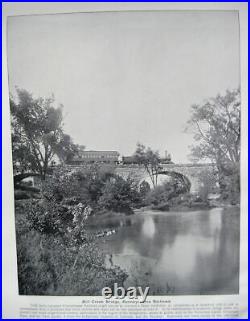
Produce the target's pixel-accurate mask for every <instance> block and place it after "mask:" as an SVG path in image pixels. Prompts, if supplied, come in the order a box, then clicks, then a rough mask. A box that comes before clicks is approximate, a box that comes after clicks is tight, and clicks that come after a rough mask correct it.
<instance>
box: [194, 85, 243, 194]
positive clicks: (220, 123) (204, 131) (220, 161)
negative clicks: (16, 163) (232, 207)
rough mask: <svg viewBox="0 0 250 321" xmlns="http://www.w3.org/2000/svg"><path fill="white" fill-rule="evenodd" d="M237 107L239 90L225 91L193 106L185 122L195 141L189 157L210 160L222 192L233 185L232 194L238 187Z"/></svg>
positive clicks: (238, 137)
mask: <svg viewBox="0 0 250 321" xmlns="http://www.w3.org/2000/svg"><path fill="white" fill-rule="evenodd" d="M240 106H241V102H240V90H239V89H237V90H233V91H227V92H226V94H225V95H224V96H222V95H217V96H216V97H215V98H211V99H209V100H207V101H206V102H205V103H204V104H202V105H193V106H192V109H191V117H190V120H189V122H188V128H192V129H193V131H194V139H195V140H196V145H195V146H192V147H191V151H192V157H193V158H194V159H195V160H201V159H203V160H204V159H209V160H211V161H212V162H214V163H215V164H216V166H217V169H218V174H219V183H220V185H221V189H222V191H225V190H229V189H230V187H232V186H234V187H233V191H232V192H234V193H236V194H239V190H240V165H239V164H240ZM229 194H230V193H229V192H228V196H229Z"/></svg>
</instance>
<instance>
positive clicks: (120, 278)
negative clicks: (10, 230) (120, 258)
mask: <svg viewBox="0 0 250 321" xmlns="http://www.w3.org/2000/svg"><path fill="white" fill-rule="evenodd" d="M81 175H82V174H81ZM83 175H84V174H83ZM85 177H86V176H84V179H85ZM81 183H82V181H81V180H79V173H74V174H70V173H69V172H67V171H65V172H62V171H61V170H60V171H58V172H57V173H55V175H54V176H53V177H51V178H50V180H49V181H48V182H46V183H45V184H44V185H43V187H42V195H43V198H42V199H41V200H36V201H35V200H33V201H26V203H25V206H22V205H21V204H20V203H16V234H17V259H18V280H19V293H20V294H25V295H28V294H32V295H43V294H46V295H100V294H101V292H100V291H101V289H102V288H103V287H104V286H111V285H112V284H113V283H114V282H116V283H118V284H120V285H122V283H123V282H124V280H125V279H126V277H127V275H126V273H124V272H123V271H122V270H121V269H120V268H119V267H117V266H113V267H111V268H106V266H105V263H104V255H103V253H102V252H101V251H100V249H99V248H98V245H97V238H96V236H95V235H92V234H89V232H88V231H87V230H86V228H85V226H86V221H87V219H88V217H89V216H90V215H91V212H92V208H91V206H90V205H88V200H89V199H90V198H89V196H90V194H89V193H87V192H86V193H85V191H86V190H87V191H89V189H88V188H87V189H86V190H85V189H84V188H83V186H81V185H80V184H81ZM79 186H80V187H79ZM80 200H82V202H81V201H80ZM20 202H21V201H20ZM22 202H24V201H22Z"/></svg>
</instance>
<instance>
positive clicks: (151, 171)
mask: <svg viewBox="0 0 250 321" xmlns="http://www.w3.org/2000/svg"><path fill="white" fill-rule="evenodd" d="M134 157H135V159H136V161H137V162H138V163H139V164H141V165H143V166H144V168H145V170H146V171H147V173H148V175H149V177H150V180H151V182H152V184H153V186H154V187H156V186H157V183H158V175H159V172H160V171H161V170H162V167H161V165H160V163H161V159H160V155H159V153H158V151H153V150H152V149H151V148H150V147H148V148H146V147H145V146H144V145H142V144H140V143H138V144H137V147H136V151H135V153H134Z"/></svg>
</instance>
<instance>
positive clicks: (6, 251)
mask: <svg viewBox="0 0 250 321" xmlns="http://www.w3.org/2000/svg"><path fill="white" fill-rule="evenodd" d="M2 10H3V13H2V19H3V20H2V21H3V22H2V24H3V25H2V39H3V40H2V41H3V43H2V68H3V74H2V83H3V85H2V94H3V95H2V97H3V98H2V106H3V110H2V116H3V123H2V134H3V136H2V137H3V142H2V143H3V147H2V148H3V149H2V154H3V165H2V173H3V185H2V186H3V205H2V206H3V207H2V211H3V215H2V217H3V221H2V223H3V227H2V232H3V239H2V241H3V242H2V244H3V246H2V250H3V256H2V259H3V272H2V273H3V274H2V278H3V292H2V296H3V299H2V301H3V302H2V304H3V318H19V314H18V312H19V307H20V306H23V305H27V304H28V303H30V302H38V301H39V303H49V302H51V300H52V299H51V298H49V297H37V296H36V297H33V296H19V295H18V294H17V293H18V285H17V269H16V250H15V249H16V246H15V226H14V199H13V177H12V156H11V144H10V121H9V98H8V75H7V56H6V25H7V16H13V15H28V14H55V13H72V12H93V11H117V10H121V11H127V10H238V11H239V16H240V39H241V48H240V49H241V93H242V162H241V171H242V172H241V191H242V199H241V248H240V255H241V260H240V295H232V296H220V299H219V300H220V301H222V302H227V301H228V300H231V301H235V302H239V304H240V311H241V318H247V315H248V311H247V310H248V306H247V297H248V287H247V285H248V279H247V278H248V273H247V271H248V269H247V267H248V266H247V265H248V259H247V249H248V244H247V240H248V236H247V235H248V234H247V233H248V211H247V208H248V207H247V188H248V184H247V177H248V175H247V157H248V155H247V152H248V150H247V146H248V144H247V142H248V136H247V132H248V131H247V129H248V127H247V126H248V124H247V119H248V118H247V117H248V112H247V106H248V93H247V88H248V60H247V58H248V29H247V28H248V4H247V3H244V2H227V3H219V2H205V3H196V2H189V3H187V2H179V3H162V2H160V3H159V2H158V3H157V2H156V3H155V2H145V3H143V2H138V3H136V2H135V3H113V2H98V3H95V2H94V3H93V2H87V3H78V2H72V3H69V2H68V3H60V2H59V3H56V2H54V3H53V2H52V3H42V2H35V3H34V2H33V3H32V2H24V3H3V4H2ZM169 298H173V300H174V302H182V303H184V302H185V303H191V302H197V301H198V299H199V302H207V301H209V302H215V301H216V300H218V296H202V297H200V296H199V297H197V296H195V297H194V296H178V297H169ZM80 301H81V297H53V302H55V303H69V304H70V303H76V302H80Z"/></svg>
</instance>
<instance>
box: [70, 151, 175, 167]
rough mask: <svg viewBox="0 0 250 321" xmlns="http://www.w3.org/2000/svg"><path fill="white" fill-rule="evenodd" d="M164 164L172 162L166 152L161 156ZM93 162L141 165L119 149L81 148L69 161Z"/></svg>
mask: <svg viewBox="0 0 250 321" xmlns="http://www.w3.org/2000/svg"><path fill="white" fill-rule="evenodd" d="M160 160H161V163H162V164H171V163H172V162H171V156H170V155H169V154H168V153H167V152H166V153H165V157H162V158H160ZM91 163H106V164H117V165H139V163H138V160H137V158H136V157H135V156H120V154H119V153H118V152H117V151H96V150H95V151H91V150H90V151H85V150H80V152H79V153H78V155H77V156H75V157H73V159H72V160H70V161H69V164H70V165H81V164H91Z"/></svg>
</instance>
